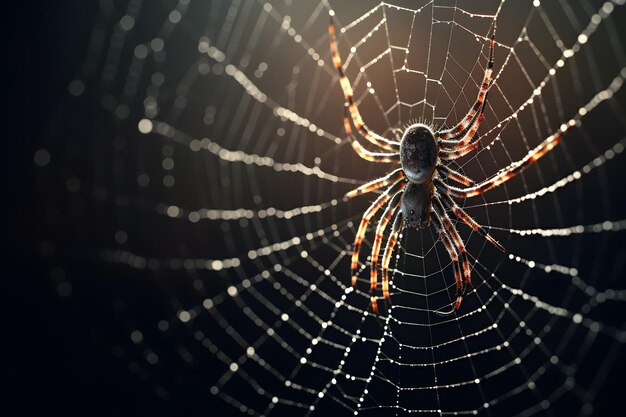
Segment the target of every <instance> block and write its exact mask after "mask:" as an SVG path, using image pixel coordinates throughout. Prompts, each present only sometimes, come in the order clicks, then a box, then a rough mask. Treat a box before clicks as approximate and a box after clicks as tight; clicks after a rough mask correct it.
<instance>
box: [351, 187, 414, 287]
mask: <svg viewBox="0 0 626 417" xmlns="http://www.w3.org/2000/svg"><path fill="white" fill-rule="evenodd" d="M405 184H406V182H405V181H402V180H398V181H396V182H395V183H394V184H393V185H391V186H390V187H389V188H388V189H387V191H385V192H384V193H383V194H381V195H380V196H378V198H377V199H376V200H375V201H374V202H373V203H372V204H371V205H370V206H369V208H368V209H367V210H366V211H365V214H363V218H362V219H361V224H360V225H359V229H358V231H357V233H356V236H355V238H354V252H352V262H351V265H350V270H351V273H352V286H355V285H356V281H357V276H356V272H357V269H358V267H359V250H360V249H361V243H363V237H364V236H365V231H366V230H367V225H368V223H369V222H370V220H371V218H372V217H373V216H374V215H375V214H376V213H377V212H378V210H380V208H381V207H382V206H384V205H385V203H386V202H387V201H389V199H390V198H391V196H392V195H394V194H395V193H396V192H397V191H399V190H402V189H403V188H404V186H405Z"/></svg>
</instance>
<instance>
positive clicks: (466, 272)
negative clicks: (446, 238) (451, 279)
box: [433, 192, 472, 304]
mask: <svg viewBox="0 0 626 417" xmlns="http://www.w3.org/2000/svg"><path fill="white" fill-rule="evenodd" d="M438 194H439V193H437V192H436V193H435V195H434V196H433V209H434V211H435V212H437V213H438V214H439V216H440V217H441V222H442V223H443V227H444V229H445V231H446V232H448V234H449V235H450V237H451V238H452V243H454V246H456V249H457V251H458V252H459V256H460V257H461V262H462V264H463V276H464V278H465V283H466V284H471V283H472V271H471V269H470V265H469V261H468V259H467V250H466V249H465V245H464V244H463V240H462V239H461V236H459V232H458V231H457V230H456V227H455V226H454V225H453V224H452V221H451V220H450V217H448V214H447V213H446V209H445V208H444V207H443V204H441V200H440V199H439V195H438ZM459 304H460V303H459Z"/></svg>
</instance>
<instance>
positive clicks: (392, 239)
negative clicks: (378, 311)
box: [382, 212, 402, 298]
mask: <svg viewBox="0 0 626 417" xmlns="http://www.w3.org/2000/svg"><path fill="white" fill-rule="evenodd" d="M400 230H402V213H401V212H398V214H397V215H396V219H395V220H394V221H393V229H392V230H391V233H390V234H389V239H388V240H387V246H385V253H384V254H383V261H382V273H383V297H385V298H389V263H390V262H391V255H392V254H393V250H394V248H395V246H396V243H397V242H398V235H399V234H400Z"/></svg>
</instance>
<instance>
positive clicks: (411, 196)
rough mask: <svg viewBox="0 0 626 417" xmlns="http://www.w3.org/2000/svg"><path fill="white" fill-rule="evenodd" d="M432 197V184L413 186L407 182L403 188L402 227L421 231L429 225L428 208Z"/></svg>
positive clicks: (401, 204)
mask: <svg viewBox="0 0 626 417" xmlns="http://www.w3.org/2000/svg"><path fill="white" fill-rule="evenodd" d="M432 196H433V183H432V182H427V183H426V184H415V183H413V182H409V183H408V184H407V185H406V187H405V188H404V192H403V194H402V202H401V203H400V207H401V210H402V220H403V221H404V227H406V228H409V229H421V228H423V227H426V226H428V225H429V224H430V206H431V199H432Z"/></svg>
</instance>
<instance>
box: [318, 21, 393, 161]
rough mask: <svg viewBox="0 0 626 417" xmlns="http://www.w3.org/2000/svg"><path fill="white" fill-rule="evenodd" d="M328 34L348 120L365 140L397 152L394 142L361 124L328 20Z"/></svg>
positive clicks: (333, 30) (331, 23)
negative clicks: (346, 107)
mask: <svg viewBox="0 0 626 417" xmlns="http://www.w3.org/2000/svg"><path fill="white" fill-rule="evenodd" d="M328 33H329V35H330V50H331V52H332V55H333V64H334V65H335V68H337V71H338V72H339V83H340V84H341V89H342V90H343V95H344V97H345V99H346V104H347V105H348V109H349V111H350V118H351V119H352V122H353V123H354V126H355V127H356V129H357V130H358V131H359V132H360V133H361V134H362V135H363V137H364V138H365V139H367V140H368V141H370V142H371V143H373V144H374V145H376V146H378V147H380V148H383V149H386V150H388V151H397V150H398V148H399V147H400V144H399V143H398V142H395V141H391V140H389V139H387V138H384V137H383V136H380V135H378V134H376V133H374V132H372V131H370V130H369V129H368V128H367V126H366V125H365V123H364V122H363V118H362V117H361V113H360V112H359V108H358V107H357V105H356V103H355V102H354V98H353V95H354V92H353V91H352V85H351V84H350V80H348V77H347V76H346V74H345V73H344V71H343V63H342V61H341V55H340V54H339V49H338V48H337V38H336V36H335V24H334V23H333V20H332V19H331V20H330V25H329V26H328Z"/></svg>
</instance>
